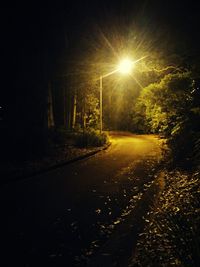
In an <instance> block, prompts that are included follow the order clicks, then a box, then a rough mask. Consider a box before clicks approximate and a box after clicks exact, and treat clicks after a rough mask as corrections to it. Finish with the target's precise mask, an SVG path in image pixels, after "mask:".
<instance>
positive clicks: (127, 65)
mask: <svg viewBox="0 0 200 267" xmlns="http://www.w3.org/2000/svg"><path fill="white" fill-rule="evenodd" d="M133 66H134V63H133V61H131V60H130V59H128V58H126V59H124V60H122V61H121V62H120V64H119V68H118V70H119V72H121V73H124V74H126V73H127V74H128V73H130V72H131V70H132V68H133Z"/></svg>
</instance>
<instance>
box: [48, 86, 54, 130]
mask: <svg viewBox="0 0 200 267" xmlns="http://www.w3.org/2000/svg"><path fill="white" fill-rule="evenodd" d="M54 125H55V123H54V115H53V99H52V88H51V82H50V81H49V82H48V128H51V127H54Z"/></svg>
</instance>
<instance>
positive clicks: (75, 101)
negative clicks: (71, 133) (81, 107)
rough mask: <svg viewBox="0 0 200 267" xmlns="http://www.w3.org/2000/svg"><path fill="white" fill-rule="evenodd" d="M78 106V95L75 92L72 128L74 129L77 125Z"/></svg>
mask: <svg viewBox="0 0 200 267" xmlns="http://www.w3.org/2000/svg"><path fill="white" fill-rule="evenodd" d="M76 106H77V95H76V92H75V93H74V99H73V113H72V129H74V128H75V125H76Z"/></svg>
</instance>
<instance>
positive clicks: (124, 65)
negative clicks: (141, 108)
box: [99, 59, 139, 133]
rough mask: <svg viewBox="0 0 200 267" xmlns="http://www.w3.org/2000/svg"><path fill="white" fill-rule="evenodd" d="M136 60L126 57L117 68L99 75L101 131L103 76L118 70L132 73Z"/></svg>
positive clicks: (101, 121)
mask: <svg viewBox="0 0 200 267" xmlns="http://www.w3.org/2000/svg"><path fill="white" fill-rule="evenodd" d="M137 61H139V60H136V61H131V60H129V59H124V60H123V61H121V62H120V64H119V66H118V68H117V69H115V70H113V71H111V72H109V73H107V74H105V75H101V76H100V77H99V82H100V83H99V89H100V90H99V91H100V96H99V112H100V133H102V130H103V104H102V102H103V101H102V97H103V78H106V77H108V76H110V75H112V74H114V73H116V72H121V73H124V74H125V73H130V71H131V69H132V68H133V65H134V64H135V62H137Z"/></svg>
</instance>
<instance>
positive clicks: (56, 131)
mask: <svg viewBox="0 0 200 267" xmlns="http://www.w3.org/2000/svg"><path fill="white" fill-rule="evenodd" d="M72 138H73V133H71V132H69V131H67V130H66V129H65V128H62V127H60V128H51V129H49V131H48V140H49V143H50V144H54V145H62V144H65V143H66V141H67V140H68V141H69V139H72Z"/></svg>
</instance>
